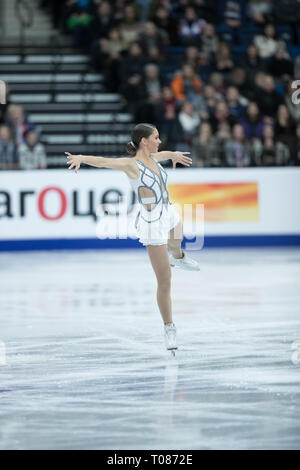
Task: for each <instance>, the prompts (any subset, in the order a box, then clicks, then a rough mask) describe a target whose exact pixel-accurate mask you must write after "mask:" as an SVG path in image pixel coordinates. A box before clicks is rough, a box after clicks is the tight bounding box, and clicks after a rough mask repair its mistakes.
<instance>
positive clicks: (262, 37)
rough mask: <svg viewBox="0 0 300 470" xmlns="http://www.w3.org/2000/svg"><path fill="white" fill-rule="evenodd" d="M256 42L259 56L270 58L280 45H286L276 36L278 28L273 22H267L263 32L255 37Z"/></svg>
mask: <svg viewBox="0 0 300 470" xmlns="http://www.w3.org/2000/svg"><path fill="white" fill-rule="evenodd" d="M253 42H254V44H255V45H256V47H257V49H258V54H259V57H261V58H262V59H268V58H269V57H272V56H273V55H274V54H275V52H276V50H277V48H278V46H280V45H281V46H282V47H285V43H284V42H283V41H280V40H278V39H277V37H276V30H275V26H274V25H273V24H270V23H268V24H266V25H265V26H264V32H263V34H257V35H256V36H254V39H253Z"/></svg>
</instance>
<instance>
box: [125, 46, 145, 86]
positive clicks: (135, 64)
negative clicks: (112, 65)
mask: <svg viewBox="0 0 300 470" xmlns="http://www.w3.org/2000/svg"><path fill="white" fill-rule="evenodd" d="M145 63H146V60H145V57H144V56H143V53H142V49H141V46H140V45H139V43H138V42H133V43H131V44H130V47H129V50H128V54H127V56H126V57H124V58H123V59H122V63H121V76H122V79H123V80H124V79H125V80H128V78H130V77H132V75H139V76H140V77H142V75H143V72H144V66H145Z"/></svg>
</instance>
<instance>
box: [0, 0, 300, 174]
mask: <svg viewBox="0 0 300 470" xmlns="http://www.w3.org/2000/svg"><path fill="white" fill-rule="evenodd" d="M40 6H41V8H45V9H46V10H48V11H49V12H50V14H51V15H52V21H53V26H54V27H56V28H57V29H58V30H60V31H63V32H64V33H68V34H70V35H72V37H73V40H74V44H75V45H76V46H78V47H79V48H81V49H82V50H84V51H86V52H88V53H89V54H90V59H91V66H92V67H93V69H94V70H95V71H97V72H99V73H101V74H102V75H103V77H104V81H105V84H106V88H107V89H108V90H109V91H111V92H117V93H120V94H121V95H122V96H123V100H124V108H125V109H126V110H127V111H128V112H130V113H132V114H133V116H134V121H135V122H136V123H138V122H151V123H153V124H155V125H156V126H157V127H158V129H159V131H160V137H161V140H162V141H163V143H162V146H161V149H162V150H163V149H170V150H181V151H191V152H192V157H193V162H194V163H193V165H194V166H197V167H220V166H222V167H224V166H225V167H249V166H283V165H300V103H298V101H299V102H300V96H299V99H298V100H297V99H292V96H295V92H296V89H295V86H294V81H296V80H299V79H300V29H299V25H300V1H299V0H249V1H246V0H240V1H234V0H128V1H126V0H110V1H107V0H59V1H58V0H41V5H40ZM297 46H298V49H297ZM295 51H296V53H295ZM291 53H292V56H291ZM296 88H297V86H296ZM10 129H12V128H11V127H10ZM2 132H3V131H2ZM5 132H6V135H7V133H8V132H9V130H8V129H7V128H6V131H4V134H5ZM0 145H1V138H0ZM27 145H28V144H27ZM0 148H1V147H0Z"/></svg>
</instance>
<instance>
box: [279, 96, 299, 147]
mask: <svg viewBox="0 0 300 470" xmlns="http://www.w3.org/2000/svg"><path fill="white" fill-rule="evenodd" d="M295 131H296V126H295V123H294V122H293V120H292V118H291V116H290V114H289V111H288V108H287V106H286V105H285V104H281V105H280V106H279V107H278V110H277V115H276V120H275V128H274V132H275V135H276V139H277V140H278V141H280V142H283V143H284V144H285V145H287V147H288V148H289V150H290V153H291V154H293V153H294V151H295Z"/></svg>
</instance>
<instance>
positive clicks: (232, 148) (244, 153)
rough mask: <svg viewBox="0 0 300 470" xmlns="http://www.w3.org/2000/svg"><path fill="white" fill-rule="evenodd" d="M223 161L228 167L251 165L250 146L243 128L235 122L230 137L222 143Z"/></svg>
mask: <svg viewBox="0 0 300 470" xmlns="http://www.w3.org/2000/svg"><path fill="white" fill-rule="evenodd" d="M224 153H225V161H226V163H227V165H228V166H230V167H237V168H240V167H248V166H250V165H251V146H250V144H249V142H248V141H247V138H246V136H245V132H244V128H243V126H241V125H240V124H235V125H234V127H233V130H232V139H230V140H228V141H227V142H226V143H225V145H224Z"/></svg>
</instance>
